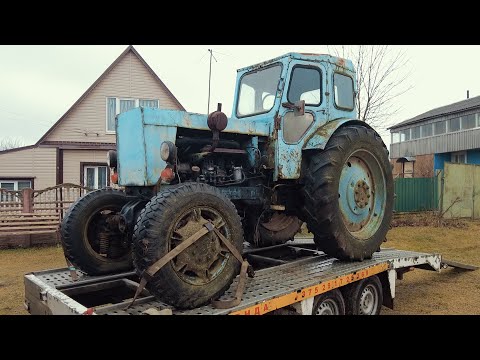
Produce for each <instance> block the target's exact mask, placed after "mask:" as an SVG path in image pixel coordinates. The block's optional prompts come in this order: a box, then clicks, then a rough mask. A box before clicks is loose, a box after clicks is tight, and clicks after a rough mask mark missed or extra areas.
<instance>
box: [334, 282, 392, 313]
mask: <svg viewBox="0 0 480 360" xmlns="http://www.w3.org/2000/svg"><path fill="white" fill-rule="evenodd" d="M343 296H344V299H345V312H346V314H347V315H378V314H380V310H381V309H382V303H383V291H382V283H381V282H380V279H379V278H378V276H377V275H373V276H370V277H368V278H366V279H363V280H360V281H359V282H356V283H353V284H350V285H348V286H346V287H345V288H344V289H343Z"/></svg>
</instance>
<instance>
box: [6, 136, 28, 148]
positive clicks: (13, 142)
mask: <svg viewBox="0 0 480 360" xmlns="http://www.w3.org/2000/svg"><path fill="white" fill-rule="evenodd" d="M23 145H25V142H24V141H23V139H21V138H10V137H6V138H3V139H2V140H0V151H3V150H9V149H14V148H18V147H21V146H23Z"/></svg>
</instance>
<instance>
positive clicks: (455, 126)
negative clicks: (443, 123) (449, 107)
mask: <svg viewBox="0 0 480 360" xmlns="http://www.w3.org/2000/svg"><path fill="white" fill-rule="evenodd" d="M458 130H460V118H455V119H450V120H448V132H454V131H458Z"/></svg>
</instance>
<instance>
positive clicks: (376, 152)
mask: <svg viewBox="0 0 480 360" xmlns="http://www.w3.org/2000/svg"><path fill="white" fill-rule="evenodd" d="M304 195H305V207H304V210H305V214H306V217H307V226H308V228H309V230H310V231H311V232H313V234H314V235H315V236H314V239H315V242H316V244H317V245H318V247H319V248H320V249H321V250H323V251H325V252H326V253H328V254H329V255H332V256H335V257H337V258H339V259H349V260H363V259H365V258H370V257H371V256H372V254H373V253H374V252H375V251H377V250H378V249H379V247H380V244H381V243H382V242H383V241H384V239H385V235H386V234H387V231H388V228H389V225H390V221H391V218H392V210H393V178H392V170H391V166H390V162H389V160H388V151H387V149H386V147H385V144H384V143H383V141H382V139H381V138H380V136H379V135H378V134H377V133H376V132H375V131H374V130H371V129H368V128H366V127H363V126H354V125H353V126H346V127H344V128H341V129H339V130H338V131H337V132H336V133H335V134H334V135H333V136H332V137H331V138H330V140H329V142H328V143H327V146H326V147H325V149H324V150H323V151H321V152H316V153H314V154H312V155H311V156H310V158H309V163H308V170H307V172H306V175H305V187H304Z"/></svg>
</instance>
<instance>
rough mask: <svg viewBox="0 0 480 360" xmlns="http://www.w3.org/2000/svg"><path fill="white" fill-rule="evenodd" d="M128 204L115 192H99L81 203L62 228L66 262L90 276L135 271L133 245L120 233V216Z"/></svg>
mask: <svg viewBox="0 0 480 360" xmlns="http://www.w3.org/2000/svg"><path fill="white" fill-rule="evenodd" d="M126 203H127V199H126V197H125V194H124V193H123V192H121V191H118V190H114V189H109V188H107V189H100V190H95V191H92V192H90V193H88V194H87V195H85V196H83V197H81V198H80V199H78V200H77V201H76V202H75V203H74V204H73V205H72V206H71V207H70V208H69V210H68V212H67V214H66V215H65V218H64V219H63V221H62V224H61V231H60V234H61V240H62V245H63V248H64V251H65V256H66V258H67V259H68V260H69V261H70V262H71V263H72V264H74V265H75V266H77V267H78V268H79V269H81V270H82V271H84V272H86V273H87V274H89V275H101V274H108V273H113V272H119V271H125V270H129V269H131V268H132V254H131V246H130V245H131V243H130V240H129V239H128V236H127V235H126V234H123V233H121V232H120V230H119V229H118V221H117V219H118V214H119V212H120V210H121V209H122V207H123V205H125V204H126Z"/></svg>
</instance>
